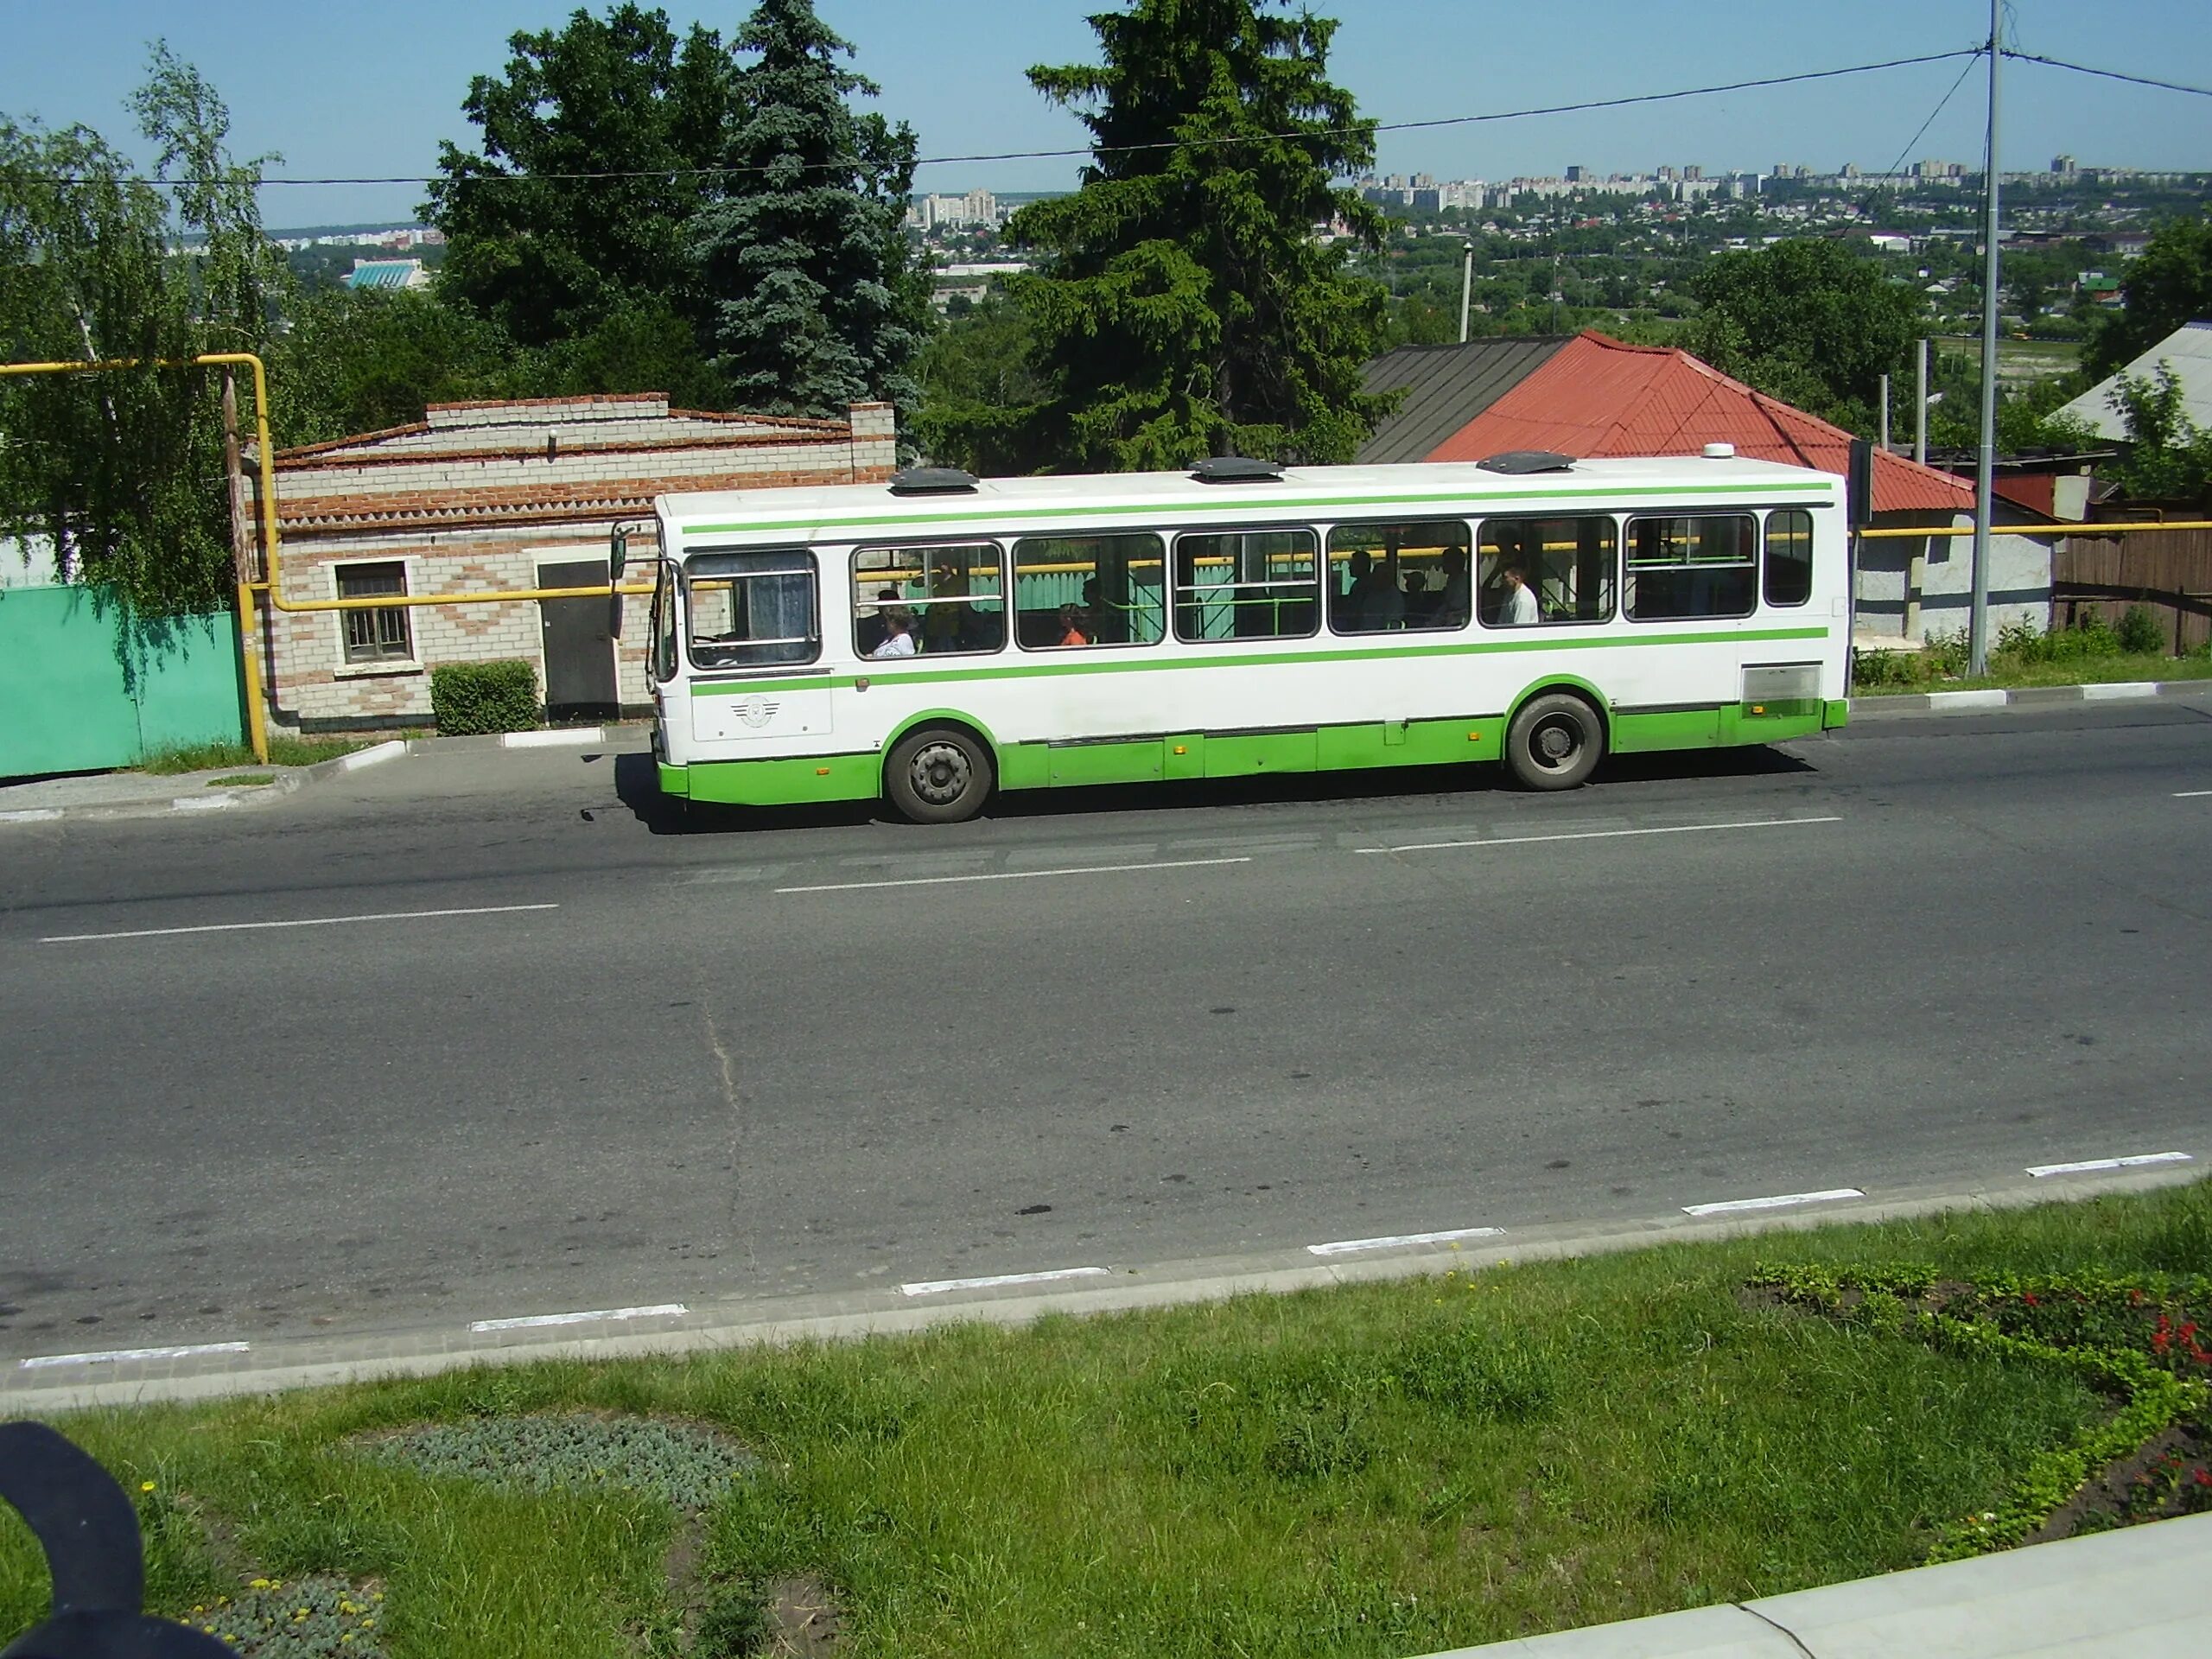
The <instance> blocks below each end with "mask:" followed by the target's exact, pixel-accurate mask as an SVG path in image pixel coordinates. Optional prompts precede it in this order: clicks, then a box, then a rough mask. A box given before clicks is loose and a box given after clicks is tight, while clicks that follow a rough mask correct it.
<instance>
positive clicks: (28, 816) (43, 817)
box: [0, 806, 61, 823]
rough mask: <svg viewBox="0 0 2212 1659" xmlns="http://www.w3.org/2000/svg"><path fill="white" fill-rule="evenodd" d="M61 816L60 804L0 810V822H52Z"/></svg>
mask: <svg viewBox="0 0 2212 1659" xmlns="http://www.w3.org/2000/svg"><path fill="white" fill-rule="evenodd" d="M60 816H61V809H60V807H58V806H19V807H15V808H13V809H11V810H8V811H6V812H0V823H51V822H53V821H54V819H55V818H58V817H60Z"/></svg>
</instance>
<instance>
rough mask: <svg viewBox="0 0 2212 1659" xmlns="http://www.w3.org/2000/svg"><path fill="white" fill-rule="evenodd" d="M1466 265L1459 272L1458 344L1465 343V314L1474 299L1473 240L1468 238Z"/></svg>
mask: <svg viewBox="0 0 2212 1659" xmlns="http://www.w3.org/2000/svg"><path fill="white" fill-rule="evenodd" d="M1465 252H1466V256H1467V263H1466V264H1465V265H1464V266H1463V267H1462V268H1461V269H1460V271H1459V343H1460V344H1461V345H1462V346H1464V345H1465V344H1466V343H1467V312H1468V309H1469V306H1470V302H1471V301H1472V300H1473V299H1474V297H1475V238H1472V237H1469V238H1467V240H1466V243H1465Z"/></svg>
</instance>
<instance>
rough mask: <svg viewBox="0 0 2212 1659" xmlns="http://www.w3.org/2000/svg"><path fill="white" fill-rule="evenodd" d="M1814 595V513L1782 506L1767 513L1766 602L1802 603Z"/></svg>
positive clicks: (1778, 603)
mask: <svg viewBox="0 0 2212 1659" xmlns="http://www.w3.org/2000/svg"><path fill="white" fill-rule="evenodd" d="M1812 596H1813V515H1812V514H1811V513H1809V512H1806V511H1805V509H1804V508H1802V507H1778V508H1777V509H1776V510H1775V511H1774V512H1770V513H1769V514H1767V516H1766V602H1767V603H1768V604H1770V605H1802V604H1803V603H1804V602H1805V601H1807V600H1808V599H1810V598H1811V597H1812Z"/></svg>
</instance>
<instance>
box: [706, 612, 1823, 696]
mask: <svg viewBox="0 0 2212 1659" xmlns="http://www.w3.org/2000/svg"><path fill="white" fill-rule="evenodd" d="M1827 637H1828V630H1827V629H1826V628H1756V629H1751V630H1748V631H1746V632H1740V633H1657V634H1642V635H1637V634H1614V635H1609V636H1604V637H1600V638H1596V639H1576V640H1573V641H1572V642H1570V643H1566V644H1562V643H1561V642H1560V641H1559V640H1557V639H1541V638H1540V639H1484V640H1478V641H1473V642H1470V643H1466V644H1460V645H1385V646H1383V647H1381V648H1379V649H1378V648H1375V647H1366V648H1357V647H1354V648H1348V649H1345V650H1341V651H1296V652H1291V651H1281V652H1248V653H1243V654H1239V655H1224V656H1219V657H1211V656H1209V657H1152V658H1140V659H1138V660H1136V661H1134V662H1133V661H1129V660H1127V659H1121V660H1115V661H1109V662H1099V661H1095V660H1093V661H1075V662H1039V663H1009V662H1004V661H1000V660H997V659H987V660H988V666H979V667H976V668H944V669H936V670H932V671H929V672H926V673H916V672H914V671H911V670H908V671H890V672H883V671H875V670H869V671H866V672H864V673H859V674H814V675H803V676H800V677H796V678H791V679H762V680H707V681H700V680H694V681H692V682H691V695H692V696H695V697H742V696H751V695H752V694H753V693H754V692H756V691H803V690H824V689H827V690H841V691H842V690H851V689H852V685H853V682H854V681H855V679H865V680H867V681H868V684H869V685H870V686H872V687H873V686H892V685H952V684H958V683H963V682H972V681H976V680H1014V679H1034V678H1037V677H1042V676H1050V675H1077V674H1157V673H1166V672H1169V671H1177V670H1182V669H1205V668H1272V667H1278V666H1282V665H1286V664H1294V663H1356V662H1380V661H1384V660H1387V659H1391V658H1408V657H1474V656H1482V655H1486V654H1489V653H1493V652H1529V651H1561V652H1564V651H1589V650H1605V649H1613V648H1618V647H1620V646H1624V645H1728V644H1732V643H1752V642H1757V641H1761V640H1775V639H1827ZM1135 649H1140V650H1141V649H1143V647H1141V646H1140V647H1135Z"/></svg>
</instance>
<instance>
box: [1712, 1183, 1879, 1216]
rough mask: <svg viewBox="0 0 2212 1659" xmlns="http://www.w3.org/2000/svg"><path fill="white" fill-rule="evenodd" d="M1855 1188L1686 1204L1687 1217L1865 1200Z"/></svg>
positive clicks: (1844, 1187) (1843, 1187)
mask: <svg viewBox="0 0 2212 1659" xmlns="http://www.w3.org/2000/svg"><path fill="white" fill-rule="evenodd" d="M1865 1197H1866V1194H1865V1193H1864V1192H1860V1191H1859V1189H1858V1188H1857V1187H1855V1186H1832V1187H1830V1188H1828V1189H1827V1191H1826V1192H1783V1193H1779V1194H1777V1196H1775V1197H1773V1198H1727V1199H1725V1200H1723V1201H1722V1202H1720V1203H1719V1204H1686V1205H1683V1206H1682V1213H1683V1214H1684V1215H1686V1216H1726V1215H1730V1214H1732V1213H1734V1212H1735V1211H1738V1210H1787V1209H1788V1208H1789V1206H1790V1205H1796V1204H1834V1203H1835V1202H1836V1201H1837V1200H1838V1199H1840V1198H1865Z"/></svg>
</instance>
